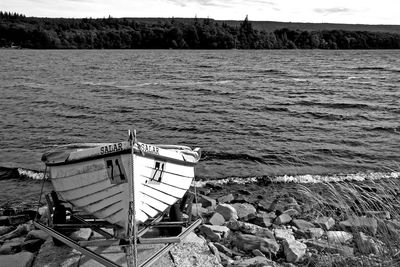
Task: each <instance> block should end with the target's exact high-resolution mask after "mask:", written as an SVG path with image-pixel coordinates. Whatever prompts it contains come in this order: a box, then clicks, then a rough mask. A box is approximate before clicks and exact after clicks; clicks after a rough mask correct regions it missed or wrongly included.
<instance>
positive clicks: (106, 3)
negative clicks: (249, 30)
mask: <svg viewBox="0 0 400 267" xmlns="http://www.w3.org/2000/svg"><path fill="white" fill-rule="evenodd" d="M0 10H1V11H9V12H17V13H22V14H25V15H26V16H35V17H68V18H72V17H74V18H85V17H87V18H89V17H92V18H103V17H108V16H109V15H111V16H112V17H116V18H119V17H188V18H194V17H195V16H197V17H198V18H205V17H209V18H213V19H217V20H243V19H244V18H245V17H246V15H248V16H249V20H250V21H251V20H253V21H254V20H268V21H283V22H316V23H321V22H325V23H351V24H357V23H360V24H396V25H400V0H332V1H324V0H319V1H318V0H247V1H244V0H142V1H138V0H1V1H0Z"/></svg>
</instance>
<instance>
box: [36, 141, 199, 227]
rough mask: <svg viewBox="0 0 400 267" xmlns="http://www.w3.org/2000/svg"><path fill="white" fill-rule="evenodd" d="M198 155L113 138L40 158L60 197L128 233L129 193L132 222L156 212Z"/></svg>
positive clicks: (186, 179)
mask: <svg viewBox="0 0 400 267" xmlns="http://www.w3.org/2000/svg"><path fill="white" fill-rule="evenodd" d="M132 144H133V153H132V149H131V147H132ZM200 156H201V153H200V149H199V148H196V149H194V150H192V149H190V148H189V147H185V146H171V145H150V144H144V143H139V142H135V143H130V142H119V143H105V144H72V145H67V146H62V147H59V148H57V149H56V150H53V151H50V152H47V153H45V154H44V155H43V157H42V161H44V162H45V164H46V166H47V168H48V173H49V177H50V178H51V181H52V184H53V186H54V188H55V190H56V192H57V193H58V194H59V196H60V197H61V198H62V199H63V200H65V201H67V202H70V203H71V204H72V205H74V206H75V207H78V208H80V209H82V210H84V211H85V212H87V213H89V214H91V215H93V216H95V217H96V218H99V219H104V220H106V221H108V222H110V223H112V224H116V225H119V226H121V227H122V228H123V229H124V230H125V233H126V234H128V232H127V231H128V223H129V219H128V215H129V207H130V196H132V195H133V196H134V198H135V199H134V203H135V214H136V216H135V221H136V222H145V221H146V220H148V219H151V218H154V217H156V216H158V215H159V214H160V213H162V212H163V211H165V210H166V209H167V208H168V207H170V206H171V205H173V204H174V203H176V202H177V201H178V200H180V199H181V198H182V197H183V196H184V195H185V193H186V191H187V190H188V189H189V187H190V185H191V183H192V180H193V178H194V167H195V164H196V163H197V162H198V160H199V159H200ZM132 161H133V164H132ZM132 165H133V168H132ZM132 172H133V174H132ZM132 178H133V180H129V179H132ZM132 181H133V184H134V188H131V189H130V188H129V187H130V185H131V184H132ZM130 190H131V191H130ZM132 191H133V194H132Z"/></svg>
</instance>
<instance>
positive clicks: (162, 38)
mask: <svg viewBox="0 0 400 267" xmlns="http://www.w3.org/2000/svg"><path fill="white" fill-rule="evenodd" d="M0 35H1V36H2V38H0V47H13V46H15V47H21V48H33V49H333V50H335V49H400V26H396V25H357V24H354V25H353V24H329V23H322V24H315V23H290V22H289V23H285V22H268V21H255V22H250V21H249V20H248V18H247V17H246V18H245V19H244V20H243V21H217V20H213V19H209V18H206V19H198V18H193V19H183V18H170V19H167V18H154V19H153V18H120V19H116V18H112V17H109V18H103V19H92V18H84V19H67V18H35V17H25V16H24V15H19V14H15V13H14V14H11V13H7V12H5V13H3V12H0Z"/></svg>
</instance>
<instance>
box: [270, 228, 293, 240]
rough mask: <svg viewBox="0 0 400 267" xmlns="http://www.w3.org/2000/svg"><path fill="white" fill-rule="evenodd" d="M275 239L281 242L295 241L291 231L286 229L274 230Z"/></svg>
mask: <svg viewBox="0 0 400 267" xmlns="http://www.w3.org/2000/svg"><path fill="white" fill-rule="evenodd" d="M274 232H275V239H276V240H279V241H282V240H295V238H294V236H293V232H292V230H288V229H275V230H274Z"/></svg>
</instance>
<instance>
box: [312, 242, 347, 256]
mask: <svg viewBox="0 0 400 267" xmlns="http://www.w3.org/2000/svg"><path fill="white" fill-rule="evenodd" d="M306 245H307V246H308V247H311V248H315V249H317V250H318V251H325V252H328V253H333V254H336V253H338V254H340V255H342V256H345V257H352V256H354V250H353V248H352V247H348V246H344V245H339V244H330V243H327V242H326V241H322V240H308V241H306Z"/></svg>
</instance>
